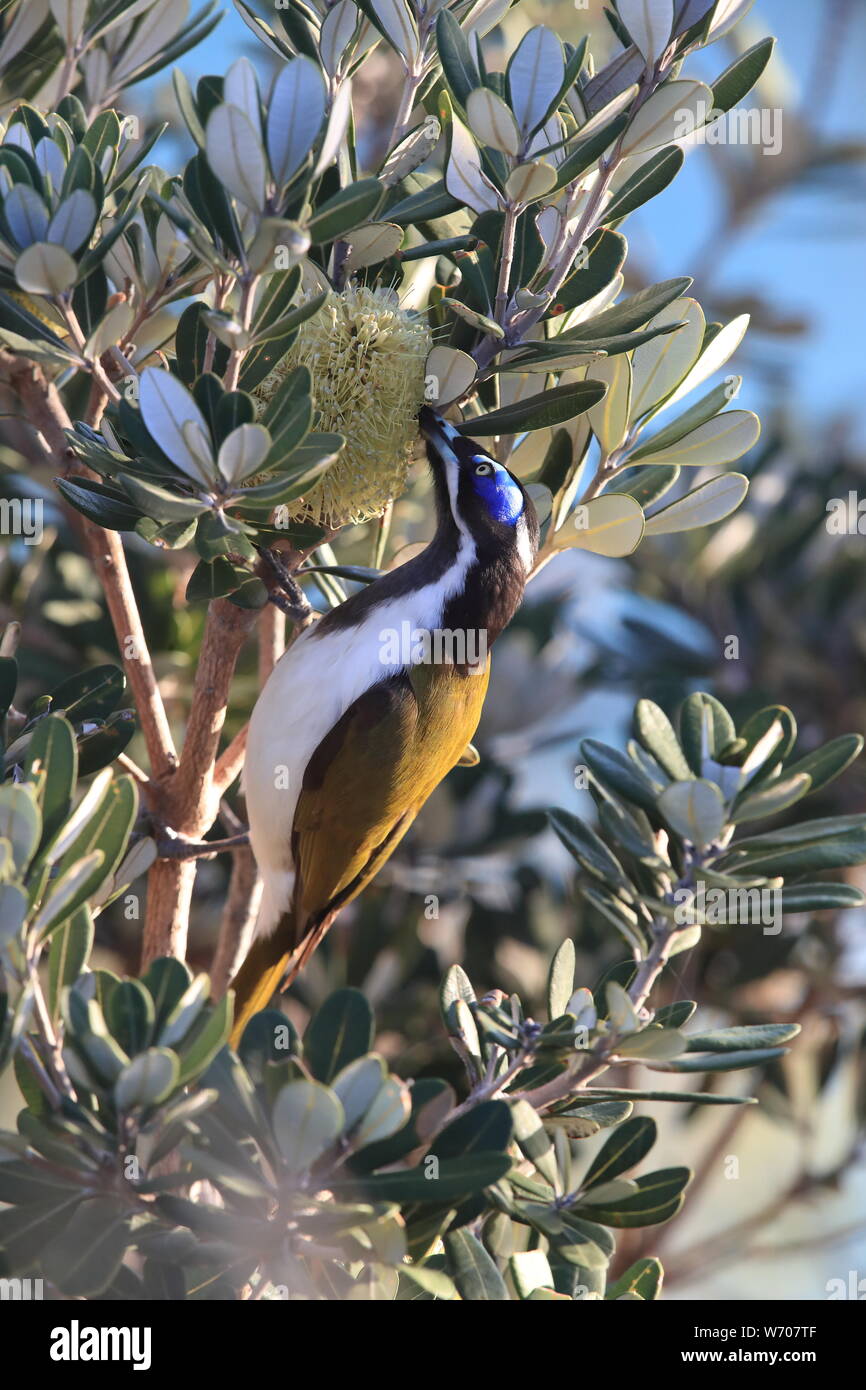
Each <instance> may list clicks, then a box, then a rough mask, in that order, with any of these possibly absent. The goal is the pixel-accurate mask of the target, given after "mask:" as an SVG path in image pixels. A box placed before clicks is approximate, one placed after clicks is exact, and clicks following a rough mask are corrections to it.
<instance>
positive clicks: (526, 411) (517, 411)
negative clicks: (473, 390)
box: [458, 381, 607, 437]
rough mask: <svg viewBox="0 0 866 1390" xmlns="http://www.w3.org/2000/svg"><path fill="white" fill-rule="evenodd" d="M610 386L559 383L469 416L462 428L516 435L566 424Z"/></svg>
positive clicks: (473, 432) (465, 431) (478, 432)
mask: <svg viewBox="0 0 866 1390" xmlns="http://www.w3.org/2000/svg"><path fill="white" fill-rule="evenodd" d="M606 390H607V387H606V386H605V385H604V383H603V382H597V381H576V382H572V383H571V384H569V385H567V386H555V387H554V388H553V390H551V391H542V392H541V393H540V394H539V395H537V396H526V397H525V398H524V399H523V400H522V401H517V402H515V404H514V405H507V406H503V407H502V409H501V410H492V411H490V412H489V413H488V414H486V415H480V416H477V417H475V418H470V419H466V420H464V421H463V423H462V424H461V425H458V429H459V430H460V432H461V434H468V435H472V436H473V437H474V436H475V435H481V436H485V435H491V434H516V433H518V432H519V431H522V430H542V429H548V428H549V427H551V426H553V425H562V424H565V423H566V422H567V421H568V420H573V419H574V418H575V416H577V415H582V414H584V413H585V412H586V411H587V410H589V408H590V406H593V405H595V404H596V403H597V402H598V401H600V400H601V399H602V397H603V396H604V394H605V392H606Z"/></svg>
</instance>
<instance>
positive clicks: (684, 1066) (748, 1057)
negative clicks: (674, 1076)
mask: <svg viewBox="0 0 866 1390" xmlns="http://www.w3.org/2000/svg"><path fill="white" fill-rule="evenodd" d="M787 1051H788V1049H787V1048H786V1047H765V1048H760V1049H758V1048H756V1049H755V1050H754V1051H749V1052H726V1053H707V1054H705V1055H701V1056H695V1057H678V1058H676V1059H675V1060H674V1061H670V1062H649V1063H647V1065H648V1066H649V1068H650V1070H651V1071H667V1072H704V1071H743V1070H744V1069H746V1068H748V1067H760V1066H763V1064H764V1063H765V1062H775V1060H776V1059H777V1058H778V1057H784V1056H785V1055H786V1053H787Z"/></svg>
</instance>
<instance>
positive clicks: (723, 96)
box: [711, 38, 776, 112]
mask: <svg viewBox="0 0 866 1390" xmlns="http://www.w3.org/2000/svg"><path fill="white" fill-rule="evenodd" d="M775 46H776V40H775V39H774V38H766V39H761V41H760V43H756V44H753V45H752V47H751V48H748V49H747V50H746V52H745V53H743V54H741V55H740V57H739V58H737V59H735V61H734V62H733V63H731V66H730V67H729V68H726V69H725V71H724V72H723V73H722V75H721V77H719V78H717V79H716V81H715V82H714V83H713V86H712V93H713V100H712V103H711V105H712V109H713V111H716V112H718V111H730V110H731V108H732V107H734V106H737V105H738V104H739V103H740V102H741V101H742V100H743V97H745V96H748V94H749V92H750V91H751V90H752V88H753V87H754V85H755V83H756V82H757V81H758V79H759V78H760V76H761V74H762V73H763V71H764V69H765V68H766V66H767V64H768V63H769V61H770V58H771V57H772V54H773V49H774V48H775Z"/></svg>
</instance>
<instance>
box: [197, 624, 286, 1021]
mask: <svg viewBox="0 0 866 1390" xmlns="http://www.w3.org/2000/svg"><path fill="white" fill-rule="evenodd" d="M258 639H259V689H260V690H261V689H263V687H264V685H265V682H266V681H267V679H268V677H269V676H270V674H271V672H272V671H273V669H274V667H275V666H276V664H277V662H278V661H279V659H280V657H281V656H282V654H283V652H284V651H285V647H286V621H285V617H284V615H283V614H282V613H281V612H280V611H279V609H278V608H277V607H276V606H275V605H274V604H272V603H269V604H268V606H267V608H265V609H264V610H263V611H262V615H261V617H260V619H259V631H258ZM248 727H249V726H248V725H247V726H245V727H244V728H243V729H242V730H241V732H240V734H238V735H236V737H235V739H234V740H233V741H232V743H231V744H229V747H228V749H226V753H224V754H223V756H222V758H221V759H220V760H219V761H218V763H217V768H216V771H215V779H217V778H218V774H219V768H220V764H221V763H222V764H223V766H224V767H225V763H224V759H225V758H226V755H227V754H229V753H230V752H231V750H232V749H233V748H234V747H235V745H236V744H239V751H238V752H237V753H235V754H232V757H233V758H234V757H236V758H237V762H238V765H240V762H241V761H242V760H243V750H244V748H245V746H246V735H247V729H248ZM233 779H234V774H233V776H232V778H231V780H233ZM261 896H262V880H261V878H260V876H259V872H258V869H257V867H256V861H255V858H254V856H253V852H252V850H251V849H246V850H241V851H240V852H239V853H237V854H235V855H234V856H233V859H232V870H231V879H230V882H229V896H228V901H227V903H226V905H225V911H224V912H223V917H222V922H221V923H220V934H219V941H218V942H217V948H216V951H215V953H214V958H213V963H212V965H211V986H212V989H213V992H214V996H215V997H216V998H217V999H219V998H221V997H222V996H223V995H224V994H225V992H226V990H227V989H228V985H229V981H230V980H231V979H233V978H234V976H235V974H236V972H237V969H238V966H239V965H240V963H241V961H242V960H243V958H244V956H245V955H246V953H247V951H248V950H249V947H250V943H251V941H252V935H253V929H254V927H255V921H256V917H257V916H258V911H259V903H260V901H261Z"/></svg>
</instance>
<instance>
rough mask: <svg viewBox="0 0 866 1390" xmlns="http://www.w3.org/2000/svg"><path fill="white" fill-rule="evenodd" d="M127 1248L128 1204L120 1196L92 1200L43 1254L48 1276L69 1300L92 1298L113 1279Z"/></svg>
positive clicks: (82, 1205) (86, 1202) (73, 1217)
mask: <svg viewBox="0 0 866 1390" xmlns="http://www.w3.org/2000/svg"><path fill="white" fill-rule="evenodd" d="M128 1245H129V1216H128V1209H127V1207H126V1204H125V1203H124V1202H121V1201H120V1200H119V1198H117V1197H92V1198H90V1199H89V1200H88V1201H85V1202H82V1203H81V1205H80V1206H79V1207H78V1208H77V1209H76V1211H75V1213H74V1215H73V1216H72V1217H71V1219H70V1220H69V1222H68V1223H67V1224H66V1226H65V1228H64V1230H63V1231H62V1232H61V1234H60V1235H59V1236H57V1237H56V1239H55V1240H53V1241H52V1242H51V1244H50V1245H49V1246H48V1248H47V1250H45V1251H44V1253H43V1256H42V1267H43V1269H44V1272H45V1277H46V1279H49V1280H50V1281H51V1283H52V1284H56V1285H57V1287H58V1288H59V1289H60V1290H61V1291H62V1292H63V1293H65V1294H67V1295H68V1296H69V1297H70V1298H82V1297H83V1298H92V1297H94V1296H95V1295H96V1294H99V1293H101V1292H102V1290H103V1289H105V1288H107V1287H108V1285H109V1284H110V1283H111V1281H112V1279H114V1277H115V1275H116V1274H117V1271H118V1269H119V1268H120V1263H121V1261H122V1259H123V1257H124V1255H125V1254H126V1250H127V1247H128Z"/></svg>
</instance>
